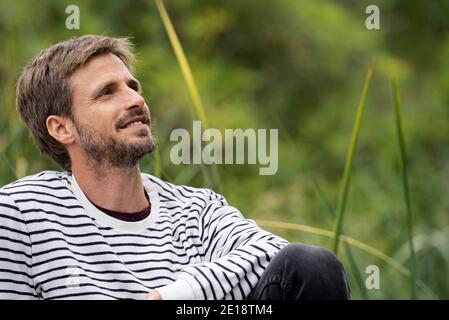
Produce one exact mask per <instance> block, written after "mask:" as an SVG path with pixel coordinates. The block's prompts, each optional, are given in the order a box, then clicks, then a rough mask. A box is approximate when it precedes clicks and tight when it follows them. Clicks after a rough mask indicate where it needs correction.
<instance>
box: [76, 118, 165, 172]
mask: <svg viewBox="0 0 449 320" xmlns="http://www.w3.org/2000/svg"><path fill="white" fill-rule="evenodd" d="M74 124H75V127H76V129H77V131H78V135H79V137H80V143H81V146H82V147H83V149H84V151H85V152H86V154H87V155H88V156H89V160H90V161H89V162H90V165H91V166H92V167H96V168H98V167H101V168H110V169H113V168H120V169H124V168H133V167H136V166H137V165H138V164H139V162H140V160H141V159H142V158H143V157H144V156H145V155H146V154H150V153H151V152H153V150H154V149H155V147H156V141H155V139H154V137H153V135H152V134H151V128H150V134H148V132H147V131H145V132H143V131H140V132H137V135H138V136H140V139H139V140H140V141H134V142H125V141H120V140H119V139H117V138H115V137H113V136H111V135H110V136H104V135H103V134H102V133H101V132H99V131H98V130H96V129H95V128H93V127H91V126H90V125H86V124H81V123H78V122H76V121H75V122H74ZM145 137H147V138H146V139H145Z"/></svg>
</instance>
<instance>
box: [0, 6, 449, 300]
mask: <svg viewBox="0 0 449 320" xmlns="http://www.w3.org/2000/svg"><path fill="white" fill-rule="evenodd" d="M71 4H75V5H77V6H79V8H80V12H81V28H80V29H79V30H68V29H66V27H65V20H66V18H67V15H66V13H65V9H66V7H67V6H68V5H71ZM165 4H166V7H167V10H168V13H169V14H170V17H171V19H172V21H173V23H174V26H175V29H176V31H177V33H178V36H179V38H180V41H181V43H182V45H183V47H184V50H185V52H186V55H187V58H188V59H189V63H190V66H191V68H192V71H193V74H194V76H195V79H196V81H197V85H198V88H199V91H200V94H201V96H202V99H203V103H204V105H205V111H206V114H207V117H208V120H209V125H210V127H214V128H218V129H220V130H224V129H225V128H243V129H245V128H278V129H279V139H280V141H279V142H280V143H279V170H278V172H277V174H276V175H273V176H260V175H259V174H258V169H259V167H258V166H256V165H218V166H217V167H216V169H217V170H216V171H217V172H218V178H217V179H216V180H214V181H209V180H207V179H206V180H205V179H204V175H202V174H201V168H200V166H194V165H189V166H174V165H172V164H171V163H170V161H169V153H170V148H171V147H172V146H173V145H174V143H173V142H170V141H169V134H170V132H171V130H173V129H174V128H179V127H184V128H187V129H190V128H191V126H192V120H193V119H196V115H195V113H194V109H193V107H192V103H191V100H190V96H189V94H188V91H187V88H186V86H185V83H184V81H183V78H182V75H181V71H180V68H179V65H178V62H177V60H176V58H175V56H174V54H173V51H172V48H171V45H170V42H169V41H168V38H167V35H166V32H165V30H164V27H163V24H162V22H161V18H160V16H159V13H158V11H157V9H156V6H155V4H154V2H153V1H150V0H147V1H145V0H134V1H127V2H126V1H119V0H96V1H87V0H77V1H75V0H62V1H61V0H52V1H50V0H43V1H39V2H36V1H31V0H16V1H11V0H0V185H5V184H7V183H9V182H11V181H13V180H15V179H16V178H17V177H23V176H26V175H30V174H34V173H36V172H39V171H41V170H47V169H55V170H58V169H59V168H58V167H57V166H56V164H55V163H54V162H52V161H51V160H50V159H48V158H47V157H42V156H41V155H40V154H39V152H38V150H37V148H36V147H35V145H34V143H33V141H32V139H31V138H30V136H29V134H28V132H27V130H26V128H25V126H24V125H23V123H22V122H21V121H20V120H19V117H18V115H17V114H16V111H15V104H14V99H15V83H16V81H17V78H18V76H19V74H20V72H21V69H22V68H23V67H24V65H25V63H26V61H29V60H30V59H31V58H32V57H34V56H35V55H36V54H37V53H38V52H39V51H40V50H42V49H44V48H46V47H48V46H50V45H52V44H54V43H55V42H59V41H62V40H65V39H67V38H69V37H73V36H80V35H83V34H106V35H110V36H128V37H132V40H133V42H134V43H135V46H136V53H137V59H138V60H137V63H136V67H135V70H136V75H137V77H138V78H139V79H140V80H141V82H142V83H143V88H144V96H145V98H146V100H147V103H148V104H149V106H150V109H151V112H152V117H153V118H154V119H155V121H156V123H155V133H156V134H157V137H158V148H157V149H158V151H157V153H154V154H152V155H151V156H148V157H147V158H145V159H144V160H143V162H142V170H143V171H145V172H149V173H153V174H158V175H160V176H161V177H162V178H163V179H166V180H168V181H171V182H174V183H178V184H189V185H193V186H201V187H204V186H205V187H212V188H214V189H215V190H217V191H219V192H220V193H222V194H223V195H224V196H225V197H226V198H227V199H228V202H229V203H230V204H232V205H233V206H235V207H237V208H239V209H240V210H241V211H242V212H243V213H244V214H245V216H247V217H249V218H253V219H256V220H257V219H264V220H277V221H285V222H290V223H299V224H305V225H310V226H315V227H319V228H323V229H328V230H332V229H333V223H334V220H335V217H334V211H335V206H336V200H337V196H338V192H339V188H340V182H341V176H342V172H343V166H344V161H345V156H346V151H347V147H348V144H349V140H350V135H351V130H352V125H353V121H354V118H355V112H356V107H357V103H358V100H359V97H360V91H361V88H362V85H363V79H364V76H365V73H366V70H367V68H368V67H373V68H374V77H373V80H372V83H371V87H370V90H369V93H368V98H367V105H366V111H365V114H364V118H363V121H362V127H361V133H360V137H359V145H358V148H357V153H356V157H355V162H354V171H353V174H352V186H351V191H350V195H349V200H348V205H347V209H346V214H345V222H344V233H345V234H346V235H349V236H351V237H353V238H356V239H358V240H360V241H363V242H365V243H367V244H369V245H371V246H373V247H375V248H377V249H379V250H381V251H382V252H384V253H385V254H387V255H388V256H390V257H393V258H394V259H395V260H397V261H398V262H400V263H401V264H403V265H404V266H405V267H407V268H410V265H409V263H410V261H409V251H408V246H407V240H406V239H407V236H406V223H405V205H404V200H403V190H402V185H401V175H400V167H399V147H398V143H397V136H396V129H395V119H394V109H393V100H392V93H391V89H390V86H389V80H388V79H389V76H391V75H394V76H397V77H398V78H399V81H400V82H399V83H400V90H401V97H402V113H403V114H402V117H403V122H404V131H405V139H406V143H407V148H408V165H409V168H408V169H409V182H410V192H411V200H412V208H413V228H414V244H415V248H416V260H417V278H418V279H420V280H421V281H422V282H423V283H425V284H426V285H427V286H428V287H429V288H430V291H429V290H427V291H425V290H422V289H420V288H418V289H417V293H418V298H421V299H427V298H442V299H448V298H449V277H448V276H447V274H448V271H449V270H448V269H449V214H448V213H449V197H448V196H447V195H448V192H449V161H448V159H449V148H448V142H449V125H448V120H449V108H448V103H449V19H448V14H449V2H448V1H445V0H434V1H424V0H419V1H405V0H390V1H387V0H385V1H365V0H363V1H357V0H339V1H325V0H319V1H317V0H314V1H312V0H301V1H300V0H264V1H260V0H258V1H255V0H226V1H224V0H217V1H210V0H208V1H206V0H183V1H165ZM369 4H376V5H378V6H379V8H380V11H381V29H380V30H367V29H366V28H365V19H366V17H367V15H366V14H365V8H366V6H367V5H369ZM270 230H271V231H273V232H274V233H277V234H279V235H281V236H284V237H286V238H287V239H289V240H290V241H297V242H306V243H309V244H315V245H322V246H326V247H328V248H330V247H331V241H330V240H329V239H327V238H323V237H321V236H318V235H313V234H310V233H306V232H299V231H288V230H285V229H275V228H273V229H270ZM350 252H352V257H351V256H348V251H344V250H341V251H340V256H341V258H342V259H343V261H344V263H345V266H346V268H347V271H348V273H349V276H350V281H351V287H352V295H353V297H354V298H370V299H377V298H395V299H407V298H409V297H410V288H409V279H408V278H407V276H405V275H404V274H402V273H399V272H398V271H397V270H396V269H394V268H392V267H391V266H390V265H388V264H386V263H385V262H384V261H382V260H379V259H378V258H376V257H375V256H372V255H370V254H368V253H366V252H364V251H360V250H358V249H356V248H352V250H351V251H350ZM351 258H353V261H352V259H351ZM351 261H352V262H354V263H351ZM372 264H374V265H378V266H379V267H380V271H381V288H380V290H367V291H366V290H364V289H363V286H361V285H360V277H361V279H362V282H363V281H364V280H365V278H366V277H367V276H368V275H366V274H365V268H366V267H367V266H368V265H372ZM357 279H358V280H359V281H357ZM362 284H363V283H362Z"/></svg>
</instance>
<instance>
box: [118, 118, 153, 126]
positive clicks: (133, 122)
mask: <svg viewBox="0 0 449 320" xmlns="http://www.w3.org/2000/svg"><path fill="white" fill-rule="evenodd" d="M149 124H150V120H149V118H148V117H147V116H138V117H133V118H130V119H128V120H126V121H125V122H124V123H123V124H120V126H119V128H120V129H127V128H131V127H133V126H141V125H147V126H149Z"/></svg>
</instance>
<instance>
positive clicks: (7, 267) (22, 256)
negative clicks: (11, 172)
mask: <svg viewBox="0 0 449 320" xmlns="http://www.w3.org/2000/svg"><path fill="white" fill-rule="evenodd" d="M31 266H32V262H31V241H30V236H29V234H28V230H27V227H26V224H25V221H24V220H23V217H22V214H21V212H20V210H19V209H18V208H17V206H16V205H15V203H14V201H13V200H12V199H11V197H10V196H9V195H8V194H6V193H3V192H1V189H0V299H37V298H38V296H37V294H36V292H35V290H34V283H33V278H32V272H31Z"/></svg>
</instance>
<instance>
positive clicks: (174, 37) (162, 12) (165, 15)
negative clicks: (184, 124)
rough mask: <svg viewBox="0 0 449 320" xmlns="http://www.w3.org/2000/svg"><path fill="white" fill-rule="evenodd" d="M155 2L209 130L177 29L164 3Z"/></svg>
mask: <svg viewBox="0 0 449 320" xmlns="http://www.w3.org/2000/svg"><path fill="white" fill-rule="evenodd" d="M155 2H156V6H157V8H158V10H159V14H160V16H161V19H162V22H163V23H164V27H165V31H166V32H167V35H168V38H169V39H170V43H171V45H172V47H173V51H174V52H175V55H176V59H177V60H178V63H179V66H180V67H181V72H182V75H183V76H184V80H185V82H186V84H187V88H188V90H189V93H190V96H191V98H192V101H193V105H194V107H195V110H196V113H197V116H198V117H199V118H200V120H201V122H202V126H203V127H204V128H206V129H207V128H208V126H209V122H208V121H207V117H206V113H205V112H204V107H203V102H202V101H201V97H200V95H199V93H198V89H197V86H196V83H195V79H194V78H193V74H192V71H191V70H190V66H189V63H188V62H187V58H186V55H185V53H184V50H183V48H182V46H181V43H180V42H179V39H178V36H177V34H176V31H175V28H174V27H173V24H172V22H171V20H170V17H169V15H168V13H167V10H166V9H165V6H164V3H163V1H162V0H155Z"/></svg>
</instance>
